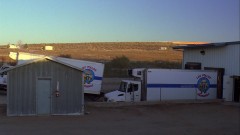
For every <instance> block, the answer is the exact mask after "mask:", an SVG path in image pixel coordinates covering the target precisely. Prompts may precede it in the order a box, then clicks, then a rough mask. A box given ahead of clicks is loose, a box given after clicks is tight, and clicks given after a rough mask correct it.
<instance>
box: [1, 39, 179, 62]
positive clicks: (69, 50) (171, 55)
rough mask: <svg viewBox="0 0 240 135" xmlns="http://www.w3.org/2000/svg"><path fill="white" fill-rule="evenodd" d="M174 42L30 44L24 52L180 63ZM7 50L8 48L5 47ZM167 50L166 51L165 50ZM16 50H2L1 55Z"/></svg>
mask: <svg viewBox="0 0 240 135" xmlns="http://www.w3.org/2000/svg"><path fill="white" fill-rule="evenodd" d="M46 45H50V46H53V47H54V50H53V51H44V50H42V47H44V46H46ZM176 45H178V44H174V43H172V42H99V43H59V44H57V43H55V44H28V45H27V46H28V49H21V50H20V51H23V52H30V53H38V54H46V55H52V56H59V55H61V56H66V57H71V58H75V59H82V60H92V61H110V60H112V59H113V58H115V57H120V56H123V55H124V56H126V57H128V58H129V60H130V61H170V62H172V61H173V62H179V61H181V59H182V52H181V51H175V50H173V49H172V48H171V47H172V46H176ZM5 48H6V47H5ZM165 49H166V50H165ZM9 51H19V50H16V49H0V54H1V55H6V54H7V53H8V52H9Z"/></svg>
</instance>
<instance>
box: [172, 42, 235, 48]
mask: <svg viewBox="0 0 240 135" xmlns="http://www.w3.org/2000/svg"><path fill="white" fill-rule="evenodd" d="M227 45H240V41H232V42H220V43H207V44H197V45H196V44H190V45H180V46H174V47H173V49H188V48H189V49H193V48H210V47H222V46H227Z"/></svg>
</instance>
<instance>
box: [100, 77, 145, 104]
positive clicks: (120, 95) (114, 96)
mask: <svg viewBox="0 0 240 135" xmlns="http://www.w3.org/2000/svg"><path fill="white" fill-rule="evenodd" d="M104 97H105V101H107V102H138V101H140V100H141V82H140V81H132V80H122V81H121V84H120V87H119V89H118V90H115V91H112V92H109V93H106V94H105V95H104Z"/></svg>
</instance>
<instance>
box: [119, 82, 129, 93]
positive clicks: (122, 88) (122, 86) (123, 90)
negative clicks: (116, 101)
mask: <svg viewBox="0 0 240 135" xmlns="http://www.w3.org/2000/svg"><path fill="white" fill-rule="evenodd" d="M126 88H127V83H126V82H121V84H120V87H119V91H121V92H126Z"/></svg>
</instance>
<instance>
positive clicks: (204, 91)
mask: <svg viewBox="0 0 240 135" xmlns="http://www.w3.org/2000/svg"><path fill="white" fill-rule="evenodd" d="M129 75H130V76H132V77H134V80H122V82H121V84H120V87H119V89H118V90H114V91H112V92H109V93H106V94H105V95H104V96H105V101H107V102H138V101H163V100H187V99H196V100H197V99H216V98H217V89H216V87H217V72H216V71H207V70H178V69H144V68H140V69H132V70H129Z"/></svg>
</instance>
